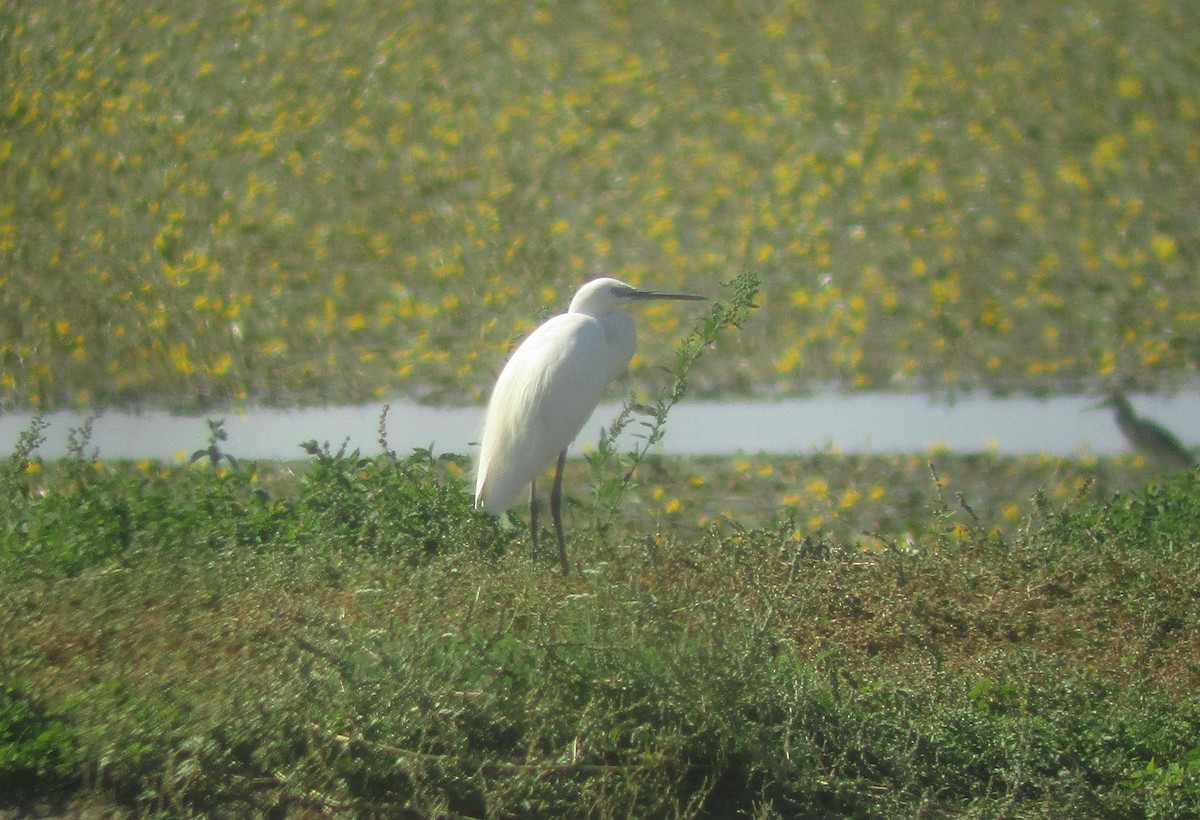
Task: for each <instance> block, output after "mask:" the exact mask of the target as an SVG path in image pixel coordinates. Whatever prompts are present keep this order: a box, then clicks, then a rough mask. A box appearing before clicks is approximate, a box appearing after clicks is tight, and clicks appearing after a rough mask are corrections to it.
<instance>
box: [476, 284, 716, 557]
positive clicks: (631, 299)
mask: <svg viewBox="0 0 1200 820" xmlns="http://www.w3.org/2000/svg"><path fill="white" fill-rule="evenodd" d="M704 298H705V297H703V296H695V295H693V294H690V293H661V292H659V291H652V290H640V289H638V288H635V287H633V286H632V285H627V284H625V283H624V282H620V281H618V280H616V279H594V280H592V281H591V282H588V283H587V284H586V285H584V286H583V287H581V288H580V289H579V290H578V291H577V292H576V294H575V298H573V299H572V300H571V306H570V307H569V308H568V309H567V312H566V313H562V314H560V315H558V316H554V317H552V318H550V319H548V320H547V321H546V322H545V323H543V324H542V325H540V326H538V328H537V329H536V330H534V331H533V333H530V334H529V336H527V337H526V338H525V341H523V342H521V344H520V345H518V347H517V349H516V350H515V351H513V354H512V356H511V357H510V358H509V360H508V362H507V363H506V364H505V365H504V369H503V370H501V371H500V376H499V377H498V378H497V379H496V386H495V388H494V389H493V390H492V397H491V399H490V400H489V401H488V408H487V414H486V416H485V417H484V422H483V438H482V441H481V443H480V449H479V467H478V474H477V477H476V482H475V506H476V507H482V508H484V509H486V510H487V511H488V512H490V513H492V514H494V515H499V514H500V513H502V512H504V511H505V510H507V509H508V508H509V507H511V506H513V504H515V503H516V501H517V497H518V495H519V494H520V492H521V490H522V489H523V488H524V487H525V486H526V485H529V528H530V533H531V536H532V538H533V544H534V546H535V547H536V546H537V483H536V478H537V476H538V474H539V473H540V472H541V471H542V470H544V469H545V468H546V466H547V465H549V464H550V463H551V462H552V461H553V460H554V458H555V456H557V457H558V465H557V468H556V470H555V473H554V487H553V489H552V490H551V491H550V514H551V516H552V517H553V519H554V532H555V535H556V536H557V537H558V557H559V561H560V562H561V563H562V571H563V573H564V574H566V573H567V572H569V571H570V564H568V563H567V550H566V547H565V546H564V544H563V527H562V471H563V464H564V463H565V461H566V457H567V447H568V445H570V443H571V442H572V441H574V440H575V437H576V436H577V435H579V431H580V430H582V429H583V425H584V424H586V423H587V420H588V419H589V418H590V417H591V415H592V411H594V410H595V409H596V405H597V404H599V402H600V398H601V396H602V395H603V393H604V388H605V387H606V386H607V385H608V383H609V382H610V381H612V380H613V378H614V377H616V376H617V375H619V374H620V373H622V372H623V371H624V370H625V368H626V367H627V366H628V365H629V360H630V359H631V358H633V352H634V350H635V349H636V347H637V330H636V327H635V325H634V321H633V317H631V316H630V315H629V314H627V313H626V312H625V310H624V308H625V306H626V305H630V304H633V303H635V302H642V301H647V300H652V299H688V300H699V299H704Z"/></svg>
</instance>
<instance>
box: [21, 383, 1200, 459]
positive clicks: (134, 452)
mask: <svg viewBox="0 0 1200 820" xmlns="http://www.w3.org/2000/svg"><path fill="white" fill-rule="evenodd" d="M1130 398H1131V400H1132V401H1133V404H1134V407H1135V408H1136V409H1137V411H1138V412H1139V413H1140V414H1142V415H1144V416H1146V417H1149V418H1151V419H1154V420H1155V421H1157V422H1159V423H1160V424H1162V425H1164V426H1165V427H1167V428H1168V429H1170V430H1171V431H1173V432H1174V433H1175V434H1176V435H1177V436H1178V437H1179V438H1180V439H1181V440H1182V441H1183V443H1184V444H1185V445H1186V446H1188V447H1195V446H1196V445H1197V444H1200V393H1189V394H1180V395H1176V396H1172V397H1169V398H1166V397H1161V396H1139V395H1135V396H1131V397H1130ZM1095 401H1096V399H1095V397H1090V396H1064V397H1056V398H1048V399H1038V398H1003V399H999V398H994V397H991V396H982V395H981V396H973V397H967V398H960V399H959V400H957V401H956V402H955V403H953V404H950V403H947V402H945V401H937V400H931V399H929V398H927V397H925V396H921V395H911V394H894V393H878V394H871V393H855V394H844V395H843V394H835V393H831V394H826V395H820V396H814V397H807V398H796V399H785V400H781V401H711V402H703V401H693V402H688V401H685V402H684V403H682V404H680V405H678V406H677V407H675V409H674V410H672V412H671V416H670V418H669V420H668V423H667V434H666V437H665V438H664V439H663V441H662V442H661V443H660V444H658V445H656V449H655V451H656V452H661V453H664V454H669V455H702V454H704V455H707V454H711V455H725V454H732V453H737V452H746V453H758V452H765V453H790V454H798V453H812V452H821V451H828V450H837V451H840V452H844V453H897V452H922V451H926V450H929V449H931V448H933V447H944V448H946V449H949V450H951V451H956V452H979V451H985V450H986V451H991V452H996V453H1000V454H1006V455H1024V454H1034V453H1048V454H1053V455H1081V454H1089V453H1090V454H1095V455H1113V454H1117V453H1120V452H1123V451H1125V450H1126V449H1127V445H1126V443H1125V440H1124V439H1123V437H1122V436H1121V433H1120V431H1118V430H1117V426H1116V423H1115V420H1114V416H1113V413H1112V411H1111V410H1107V409H1100V410H1088V409H1087V408H1088V407H1089V406H1090V405H1091V404H1094V403H1095ZM382 409H383V403H382V402H381V403H379V404H377V405H366V406H356V407H312V408H303V409H296V410H278V409H249V410H244V411H236V412H235V411H230V412H224V413H221V412H209V413H205V414H202V415H195V416H186V415H177V414H173V413H169V412H166V411H145V412H141V413H123V412H107V413H105V414H104V415H103V416H101V417H99V418H98V419H96V420H95V422H94V425H93V434H92V439H91V445H90V449H91V448H94V449H98V450H99V454H100V456H101V457H103V458H112V459H117V458H126V459H142V458H149V459H159V460H172V459H184V458H186V457H187V454H190V453H191V452H193V451H194V450H197V449H199V448H201V447H204V446H206V445H207V442H208V425H207V424H206V423H205V419H209V418H223V419H225V430H226V431H227V432H228V434H229V439H228V440H227V441H226V442H224V443H223V444H222V449H223V450H225V452H228V453H230V454H232V455H234V456H236V457H238V458H251V459H300V458H305V457H306V456H305V454H304V452H303V450H302V449H301V448H300V443H301V442H303V441H307V440H309V439H316V440H317V441H320V442H325V441H328V442H329V443H330V444H331V445H332V446H333V447H334V448H336V447H338V446H339V445H340V444H341V443H342V441H343V440H345V439H347V438H348V439H349V448H350V449H355V448H357V449H359V450H360V451H361V452H362V453H363V454H364V455H374V454H377V453H379V452H380V451H381V447H380V444H379V440H378V439H379V433H378V428H379V417H380V413H381V411H382ZM619 411H620V405H619V404H616V403H612V404H606V405H602V406H601V407H600V408H599V409H597V411H596V414H595V415H593V417H592V419H591V421H589V422H588V424H587V425H586V426H585V427H584V430H583V432H582V433H581V434H580V436H579V438H578V439H577V440H576V442H575V444H574V446H573V448H572V452H573V453H574V454H578V453H580V452H582V450H583V448H584V446H585V445H586V446H588V447H591V446H593V445H594V444H595V442H596V440H597V439H598V437H599V431H600V428H601V427H602V426H603V425H605V424H607V423H608V422H610V421H611V420H612V419H613V418H614V417H615V416H616V415H617V413H618V412H619ZM31 417H32V416H31V414H29V413H15V414H9V415H5V416H2V417H0V455H3V454H7V453H10V452H12V449H13V447H14V446H15V444H16V442H17V438H18V436H19V435H20V433H21V431H22V430H24V429H26V428H27V427H28V425H29V422H30V419H31ZM84 419H85V415H84V414H81V413H78V412H69V411H64V412H58V413H52V414H49V415H47V416H46V420H47V421H48V422H49V423H50V427H49V428H48V429H47V430H46V434H45V435H46V443H45V444H44V445H43V446H42V448H41V449H40V450H39V453H40V454H41V455H42V456H43V457H45V458H55V457H59V456H62V455H64V454H65V453H66V451H67V436H68V433H69V431H70V430H71V429H72V428H78V427H80V426H81V425H82V424H83V422H84ZM482 419H483V410H482V408H437V407H426V406H422V405H418V404H413V403H410V402H406V401H399V400H398V401H393V402H391V410H390V412H389V414H388V419H387V427H388V443H389V445H390V447H391V448H392V449H393V450H396V451H397V452H400V453H406V452H409V451H410V450H411V449H412V448H414V447H430V446H432V448H433V449H434V451H435V452H438V453H445V452H455V453H472V452H474V449H475V448H474V445H473V444H472V442H474V441H475V440H476V439H477V438H478V433H479V427H480V425H481V423H482ZM636 427H637V425H636V424H634V425H631V428H636ZM631 443H632V439H630V438H628V436H627V438H626V439H625V440H624V444H625V446H629V445H630V444H631ZM90 449H89V451H90Z"/></svg>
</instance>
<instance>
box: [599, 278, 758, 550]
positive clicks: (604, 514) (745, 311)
mask: <svg viewBox="0 0 1200 820" xmlns="http://www.w3.org/2000/svg"><path fill="white" fill-rule="evenodd" d="M723 285H724V286H725V287H727V288H732V290H733V297H732V298H731V299H730V300H729V301H728V302H723V301H717V302H714V303H713V306H712V310H711V311H710V312H709V315H708V317H707V318H706V319H705V320H704V321H703V322H702V323H701V324H699V325H697V326H696V327H694V328H692V331H691V333H689V334H688V336H687V337H686V338H685V339H684V340H683V342H682V343H681V344H680V345H679V348H678V349H677V350H676V351H675V367H674V368H673V369H672V371H671V372H672V375H673V377H674V380H673V382H672V384H671V387H670V388H669V389H667V390H665V391H664V392H663V393H661V394H660V395H659V396H658V397H657V398H656V399H655V400H654V402H653V403H652V404H649V405H647V404H645V403H643V402H639V401H638V400H637V398H636V396H635V395H633V394H632V393H631V394H630V396H629V398H628V399H626V401H625V406H624V407H623V408H622V410H621V413H620V414H619V415H618V416H617V418H616V419H615V420H614V421H613V422H612V424H610V425H609V426H608V427H607V428H605V429H604V430H602V431H601V432H600V443H599V444H598V445H597V447H596V450H595V451H594V452H592V453H589V454H588V457H587V458H588V467H589V470H590V472H591V477H592V487H593V489H594V499H595V500H594V501H593V506H592V513H593V524H594V526H595V528H596V531H597V532H598V533H599V534H600V535H601V537H603V536H605V535H606V534H607V532H608V528H609V526H610V525H611V524H612V520H613V518H614V516H615V515H616V513H617V510H618V509H620V506H621V502H622V501H623V500H624V497H625V494H626V492H628V490H629V489H630V488H631V487H632V486H633V476H634V473H635V472H636V471H637V468H638V467H639V466H640V465H641V464H642V462H643V461H645V459H646V456H647V455H648V454H649V452H650V448H651V447H653V446H654V445H655V444H657V443H658V442H659V441H661V440H662V437H663V436H664V435H666V432H667V430H666V425H667V415H668V414H669V413H670V411H671V408H672V407H674V406H675V405H676V404H678V403H679V401H680V400H681V399H682V398H683V396H684V394H685V393H686V392H687V384H688V373H689V372H690V371H691V369H692V367H693V366H694V365H695V364H696V362H698V361H699V360H700V357H701V356H703V355H704V352H705V351H706V350H709V349H711V348H712V347H713V346H714V345H715V343H716V340H717V338H718V337H719V336H720V335H721V333H722V332H724V331H725V330H727V329H729V328H740V327H741V326H742V322H743V321H745V319H746V317H747V316H749V314H750V311H751V310H754V309H755V308H756V307H757V305H755V304H754V298H755V296H757V295H758V288H759V276H758V274H757V273H754V272H753V271H746V272H744V273H741V274H738V276H737V277H736V278H735V279H734V280H733V281H732V282H725V283H723ZM635 415H638V416H642V417H644V418H643V419H642V420H639V421H637V424H638V425H639V426H640V427H642V428H644V429H643V430H642V431H640V432H638V433H637V434H636V438H637V439H638V443H637V444H636V445H635V446H634V447H633V449H632V450H630V451H628V452H625V453H620V452H619V451H618V447H617V440H618V439H619V438H620V436H621V434H622V433H623V432H624V430H625V428H627V427H628V426H629V425H631V424H633V423H634V416H635ZM613 461H615V462H616V463H617V465H618V467H619V468H620V469H617V470H612V469H610V468H609V465H610V463H611V462H613Z"/></svg>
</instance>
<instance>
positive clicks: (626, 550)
mask: <svg viewBox="0 0 1200 820" xmlns="http://www.w3.org/2000/svg"><path fill="white" fill-rule="evenodd" d="M214 455H216V456H217V459H216V463H215V464H212V463H210V462H209V461H208V460H201V461H198V462H197V463H196V464H194V465H192V466H190V467H163V466H161V465H153V464H145V465H136V464H127V465H119V464H111V463H110V464H105V463H102V462H97V461H95V460H93V459H92V458H90V457H88V456H86V455H85V450H84V449H80V450H79V451H78V452H77V454H76V455H75V456H74V457H72V458H70V459H67V460H64V461H62V462H58V463H54V464H41V463H40V462H37V461H36V460H28V459H24V458H23V457H22V454H21V453H16V454H14V456H13V457H12V458H10V460H9V462H8V463H7V464H6V465H5V467H6V468H5V471H4V476H3V487H2V490H3V493H2V495H0V501H2V503H3V504H4V509H3V521H4V530H3V532H2V539H3V540H2V541H0V594H2V596H3V598H4V600H5V601H6V606H5V607H4V608H3V610H2V611H0V658H2V659H3V660H2V661H0V695H2V697H0V793H4V794H6V795H8V796H9V797H8V800H7V802H5V803H3V805H2V808H5V809H7V810H8V811H9V812H15V813H17V814H23V813H27V812H33V813H37V812H53V811H63V810H83V809H89V810H95V811H104V812H108V811H131V810H136V811H137V812H138V813H139V814H150V815H157V814H162V815H169V816H179V815H183V814H190V813H217V814H221V815H226V816H228V815H231V814H238V815H243V814H251V813H254V814H267V813H270V814H272V815H275V816H278V815H279V814H280V813H283V814H290V815H299V816H310V815H319V814H339V813H347V814H370V813H382V814H387V815H390V816H414V817H416V816H421V817H432V816H493V817H507V816H580V815H584V814H590V815H592V816H627V815H634V816H694V817H728V816H732V815H735V814H737V815H745V816H755V817H764V818H765V817H791V816H880V817H883V816H918V815H919V816H977V817H995V816H1001V815H1003V816H1012V817H1045V816H1050V815H1053V814H1058V815H1063V816H1115V817H1150V816H1154V817H1185V816H1194V815H1195V813H1196V812H1197V811H1200V746H1198V745H1197V738H1200V699H1198V697H1197V694H1196V693H1197V692H1198V691H1200V603H1198V602H1200V566H1198V562H1200V553H1198V552H1197V551H1196V545H1197V543H1200V512H1198V511H1200V484H1198V482H1197V477H1196V475H1195V474H1194V473H1192V474H1187V473H1185V474H1180V475H1177V476H1175V477H1173V478H1170V479H1168V480H1165V481H1159V482H1155V483H1153V484H1152V485H1150V486H1148V487H1146V488H1145V489H1141V490H1138V491H1136V492H1126V493H1119V494H1116V495H1112V496H1108V497H1106V498H1103V499H1101V500H1100V501H1098V502H1096V501H1092V500H1090V499H1088V498H1085V497H1084V496H1083V495H1082V494H1079V493H1077V494H1076V495H1075V496H1072V497H1070V498H1067V499H1066V500H1064V501H1062V502H1057V503H1056V502H1051V501H1050V500H1049V499H1048V498H1046V497H1045V496H1044V495H1039V496H1038V497H1036V498H1034V499H1031V500H1030V501H1029V502H1028V503H1027V504H1026V505H1025V506H1024V507H1023V508H1022V510H1021V514H1020V516H1019V520H1016V521H1012V522H1010V524H1009V525H1008V526H1007V527H993V526H990V525H989V524H988V523H987V522H986V521H984V520H982V517H983V516H982V515H981V512H982V511H983V510H982V508H983V507H985V505H984V504H982V503H980V499H978V498H973V497H972V495H971V494H970V492H969V488H970V486H971V484H970V482H969V481H964V482H963V483H962V484H960V483H959V481H958V480H955V479H951V478H950V476H951V475H956V476H962V477H964V478H965V477H966V476H969V475H970V472H971V470H972V468H973V467H974V466H977V465H975V464H974V463H973V462H972V460H971V459H969V458H966V459H964V458H961V457H953V456H948V455H945V456H942V457H941V470H940V471H939V476H940V478H939V480H938V481H937V482H934V481H932V480H930V479H929V478H927V479H926V480H925V482H924V484H925V486H926V487H927V488H928V489H926V490H924V491H920V490H917V489H913V492H914V493H922V492H923V498H922V501H921V502H920V504H919V506H920V507H921V509H920V510H919V511H918V510H917V509H916V507H917V506H918V505H917V502H915V501H914V502H913V508H912V509H910V510H909V512H911V513H912V519H911V520H910V521H906V522H905V526H908V527H909V530H908V531H907V533H906V536H905V537H903V538H901V537H891V536H887V535H883V534H880V533H874V534H865V535H864V534H863V533H861V532H856V530H857V529H858V528H859V527H860V526H863V525H864V524H865V521H866V520H868V519H869V515H861V517H860V518H859V519H858V520H856V521H851V520H849V518H848V517H846V518H844V519H842V520H840V521H839V522H835V526H834V527H831V528H827V529H823V530H818V529H813V530H807V531H801V530H798V529H797V527H796V523H795V521H794V520H793V519H792V518H791V517H788V516H787V515H785V514H783V513H779V514H777V515H776V517H775V518H774V519H773V520H771V521H768V522H765V524H764V525H763V526H759V527H756V526H747V525H744V524H742V523H740V522H738V521H736V520H731V519H728V518H719V519H716V520H714V521H713V522H712V523H711V524H710V525H709V526H708V527H707V528H705V529H704V530H703V531H700V532H695V533H691V534H687V535H681V534H680V533H679V531H678V530H677V529H676V528H673V527H671V526H670V525H669V524H668V525H663V523H662V521H661V520H656V518H655V517H654V516H653V515H646V514H637V512H636V509H631V510H630V511H629V513H628V514H626V515H622V516H621V517H619V518H618V519H617V520H616V522H615V523H614V524H613V525H612V526H611V527H609V528H608V529H607V530H605V531H603V533H601V532H600V531H598V530H597V529H595V528H594V527H591V526H589V525H588V524H587V520H588V513H589V512H590V508H591V507H590V502H589V501H588V500H587V499H579V500H578V501H577V502H576V503H575V504H574V505H573V506H572V509H571V513H570V519H569V523H570V524H571V525H572V538H571V543H570V549H571V556H572V560H573V561H574V562H575V564H576V569H577V571H576V572H575V573H574V574H572V575H571V576H569V577H567V578H563V577H562V576H561V575H559V574H558V573H557V572H556V571H555V570H554V564H555V561H554V558H553V556H551V555H549V554H546V555H543V556H540V557H538V558H535V559H533V560H531V559H530V557H529V556H528V555H527V553H526V550H527V543H528V542H527V539H526V538H525V537H524V536H523V532H522V530H521V528H520V527H519V526H518V527H516V528H505V527H503V526H501V525H500V524H499V523H498V522H497V521H496V520H495V519H493V518H490V517H488V516H486V515H483V514H481V513H478V512H476V511H474V510H472V509H470V504H469V494H468V492H467V487H466V486H465V483H464V481H463V478H462V464H461V462H460V461H458V460H457V459H454V458H446V459H441V460H438V459H433V458H431V457H430V456H429V455H428V454H416V455H414V456H412V457H409V458H406V459H400V460H393V459H391V458H388V457H386V456H381V457H379V458H377V459H373V460H367V459H362V458H359V457H357V456H354V455H351V454H338V453H336V452H330V451H328V450H324V451H323V450H321V449H319V448H314V455H313V457H312V458H311V460H310V462H309V463H307V464H306V465H303V467H301V466H299V465H297V466H296V467H294V468H282V467H278V466H275V467H272V466H269V465H254V464H248V463H242V462H236V466H233V465H234V462H229V461H226V460H225V459H224V458H222V457H220V454H219V453H214ZM997 461H1001V462H1002V461H1003V460H1002V459H998V460H997ZM862 466H864V467H867V466H870V465H865V464H864V465H862ZM874 466H876V467H883V466H884V465H882V464H876V465H874ZM989 466H990V468H991V470H990V472H992V473H993V474H994V473H997V472H1003V470H1004V469H1005V468H1006V467H1007V468H1008V469H1010V470H1020V469H1021V467H1020V466H1019V463H1018V462H1014V463H1012V464H1007V465H1005V464H992V465H989ZM1112 466H1113V465H1092V469H1093V470H1097V469H1098V470H1099V471H1101V472H1102V471H1103V470H1105V469H1110V468H1112ZM893 469H895V467H894V465H893ZM922 469H924V470H925V471H926V472H927V473H928V467H924V468H922ZM1080 469H1084V468H1080ZM919 472H920V470H919V469H916V468H914V469H913V470H912V471H911V472H910V473H909V474H906V475H904V476H903V477H902V484H903V485H905V486H908V487H910V488H917V487H920V486H922V483H923V482H922V479H921V477H920V476H919V475H918V473H919ZM964 490H966V491H964ZM960 492H961V493H962V498H961V501H955V500H952V499H955V498H956V497H957V496H958V493H960ZM962 502H965V503H962ZM972 502H975V503H972ZM976 506H979V507H980V508H981V509H980V510H976V509H975V507H976ZM876 509H878V507H876ZM984 514H986V513H984ZM898 529H899V527H898V526H896V527H888V529H887V531H888V532H896V531H897V530H898Z"/></svg>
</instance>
